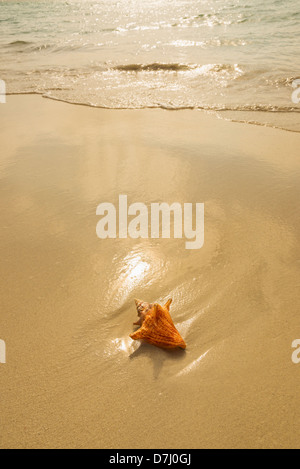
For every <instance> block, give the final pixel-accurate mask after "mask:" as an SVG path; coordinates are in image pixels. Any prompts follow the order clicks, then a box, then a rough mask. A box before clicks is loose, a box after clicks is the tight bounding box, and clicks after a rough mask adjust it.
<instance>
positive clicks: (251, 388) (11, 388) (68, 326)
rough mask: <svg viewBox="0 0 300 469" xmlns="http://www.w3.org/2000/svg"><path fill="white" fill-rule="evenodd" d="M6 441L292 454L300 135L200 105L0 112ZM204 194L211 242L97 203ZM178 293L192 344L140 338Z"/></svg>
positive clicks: (183, 327) (298, 373)
mask: <svg viewBox="0 0 300 469" xmlns="http://www.w3.org/2000/svg"><path fill="white" fill-rule="evenodd" d="M0 119H1V128H0V141H1V152H0V191H1V204H0V216H1V231H0V237H1V238H0V241H1V242H0V258H1V263H0V265H1V267H0V268H1V291H0V298H1V318H0V339H2V340H5V342H6V347H7V363H6V364H5V365H4V364H0V382H1V399H0V416H1V417H0V447H1V448H13V447H15V448H73V447H78V448H125V447H129V448H201V447H205V448H208V447H212V448H214V447H219V448H223V447H225V448H229V447H234V448H241V447H251V448H254V447H256V448H262V447H266V448H273V447H275V448H283V447H298V448H299V446H300V445H299V434H300V410H299V397H300V395H299V389H300V365H295V364H293V363H292V360H291V355H292V348H291V344H292V341H293V340H294V339H296V338H299V337H300V325H299V313H300V300H299V284H300V275H299V274H300V263H299V259H300V252H299V251H300V248H299V234H300V217H299V200H300V189H299V188H300V184H299V180H300V179H299V178H300V160H299V147H300V135H298V134H294V133H288V132H284V131H280V130H274V129H270V128H263V127H256V126H247V125H243V124H234V123H230V122H225V121H220V120H217V119H215V118H214V117H212V116H207V115H205V114H202V113H201V112H196V111H182V112H166V111H162V110H143V111H109V110H100V109H91V108H87V107H79V106H72V105H67V104H62V103H58V102H53V101H49V100H45V99H42V98H40V97H37V96H36V97H32V96H30V97H29V96H25V97H24V96H23V97H22V96H17V97H8V103H7V104H6V105H1V106H0ZM119 194H127V195H128V198H129V200H130V201H131V202H137V201H138V202H143V203H145V204H150V203H152V202H160V201H164V202H168V203H172V202H175V201H176V202H180V203H185V202H191V203H197V202H201V203H202V202H204V203H205V244H204V247H203V248H202V249H200V250H195V251H189V250H186V249H185V248H184V241H183V240H178V239H170V240H162V239H148V240H133V239H125V240H124V239H116V240H113V239H111V240H100V239H98V238H97V236H96V224H97V217H96V208H97V206H98V204H99V203H101V202H106V201H107V202H112V203H116V204H117V201H118V196H119ZM135 297H138V298H139V297H142V298H143V299H145V301H159V302H163V301H164V300H166V299H168V298H169V297H172V298H173V305H172V318H173V320H174V323H175V325H176V327H177V328H178V330H179V332H180V334H181V335H182V336H183V338H184V340H185V341H186V342H187V349H186V351H175V352H170V351H164V350H161V349H158V348H155V347H152V346H150V345H146V344H143V345H141V346H140V344H139V343H138V342H133V341H132V340H131V339H130V338H129V334H130V333H132V332H133V330H134V329H133V325H132V323H133V322H134V321H135V320H136V311H135V304H134V298H135Z"/></svg>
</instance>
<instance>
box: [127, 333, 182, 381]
mask: <svg viewBox="0 0 300 469" xmlns="http://www.w3.org/2000/svg"><path fill="white" fill-rule="evenodd" d="M142 356H145V357H147V358H150V359H151V360H152V363H153V377H154V379H158V378H159V375H160V372H161V370H162V368H163V365H164V363H165V362H166V361H170V360H172V361H175V360H177V361H178V360H183V359H184V358H185V357H186V350H183V349H179V348H178V349H174V350H165V349H162V348H159V347H155V346H153V345H149V344H147V343H145V342H141V345H140V346H139V348H138V349H136V350H135V351H134V352H132V353H131V354H130V355H129V359H130V360H134V359H137V358H139V357H142Z"/></svg>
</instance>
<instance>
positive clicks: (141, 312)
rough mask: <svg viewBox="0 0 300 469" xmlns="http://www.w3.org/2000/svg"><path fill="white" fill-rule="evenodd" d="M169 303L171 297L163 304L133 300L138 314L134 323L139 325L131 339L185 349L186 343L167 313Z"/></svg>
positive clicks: (162, 346)
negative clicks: (137, 318)
mask: <svg viewBox="0 0 300 469" xmlns="http://www.w3.org/2000/svg"><path fill="white" fill-rule="evenodd" d="M171 303H172V300H171V299H170V300H168V301H167V303H166V304H165V305H164V306H161V305H159V304H158V303H146V302H144V301H141V300H135V304H136V307H137V311H138V316H139V320H138V321H137V322H136V323H135V325H139V326H141V327H140V328H139V329H138V330H137V331H136V332H134V333H133V334H131V335H130V337H131V338H132V339H133V340H145V341H146V342H148V343H149V344H152V345H155V346H156V347H161V348H166V349H173V348H177V347H179V348H182V349H185V348H186V343H185V341H184V340H183V338H182V337H181V335H180V334H179V332H178V330H177V329H176V327H175V326H174V323H173V321H172V318H171V315H170V313H169V309H170V305H171Z"/></svg>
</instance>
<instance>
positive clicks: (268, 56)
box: [0, 0, 300, 132]
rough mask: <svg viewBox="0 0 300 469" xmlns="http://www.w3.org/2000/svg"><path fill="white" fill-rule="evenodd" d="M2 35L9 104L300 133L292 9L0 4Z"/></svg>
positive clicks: (280, 0) (174, 0) (238, 0)
mask: <svg viewBox="0 0 300 469" xmlns="http://www.w3.org/2000/svg"><path fill="white" fill-rule="evenodd" d="M0 31H1V34H0V55H1V63H0V79H2V80H5V82H6V86H7V93H8V94H15V93H39V94H41V95H43V96H45V97H47V98H51V99H57V100H62V101H66V102H70V103H77V104H85V105H90V106H98V107H103V108H116V109H124V108H125V109H127V108H132V109H140V108H159V107H160V108H164V109H172V110H181V109H201V110H207V111H210V112H216V113H217V114H218V115H219V116H220V117H223V118H228V119H232V120H237V121H245V122H249V123H256V124H261V125H270V126H275V127H279V128H284V129H286V130H291V131H297V132H299V131H300V104H298V103H297V102H296V103H295V102H293V100H292V93H293V92H295V89H294V88H293V83H294V81H295V80H296V79H298V78H299V77H300V54H299V44H300V8H299V1H298V0H285V1H284V0H265V1H264V2H262V1H261V0H249V1H245V0H203V1H196V0H150V1H145V0H101V1H95V0H69V1H63V0H47V1H43V0H41V1H39V0H35V1H27V0H23V1H18V2H16V1H0ZM295 86H296V85H295ZM299 86H300V85H299ZM299 97H300V93H299Z"/></svg>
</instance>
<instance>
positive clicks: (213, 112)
mask: <svg viewBox="0 0 300 469" xmlns="http://www.w3.org/2000/svg"><path fill="white" fill-rule="evenodd" d="M6 95H7V96H39V97H41V98H43V99H48V100H50V101H57V102H59V103H63V104H69V105H71V106H82V107H88V108H92V109H101V110H108V111H146V110H162V111H170V112H182V111H197V112H201V113H203V114H206V115H211V116H213V117H214V118H216V119H219V120H223V121H226V122H232V123H233V124H245V125H254V126H257V127H264V128H268V129H275V130H282V131H284V132H291V133H295V134H300V130H292V129H285V128H283V127H279V126H276V125H272V124H267V123H266V124H263V123H261V122H258V121H257V122H256V121H245V120H238V119H234V118H227V117H222V116H221V115H218V114H217V113H220V112H221V113H222V112H237V111H235V110H227V109H226V110H225V109H224V110H213V109H205V108H199V107H189V106H187V107H183V108H180V109H175V108H174V109H172V108H168V107H163V106H157V107H155V106H153V107H151V106H149V107H144V108H114V107H105V106H97V105H92V104H87V103H76V102H72V101H67V100H64V99H61V98H55V97H50V96H46V95H44V94H43V93H39V92H36V91H32V92H27V93H26V92H20V93H6ZM241 112H245V111H243V110H242V111H241ZM254 112H263V113H264V112H265V111H254ZM267 112H270V111H267ZM290 113H291V112H290V111H287V112H282V111H280V114H287V115H289V114H290Z"/></svg>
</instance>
